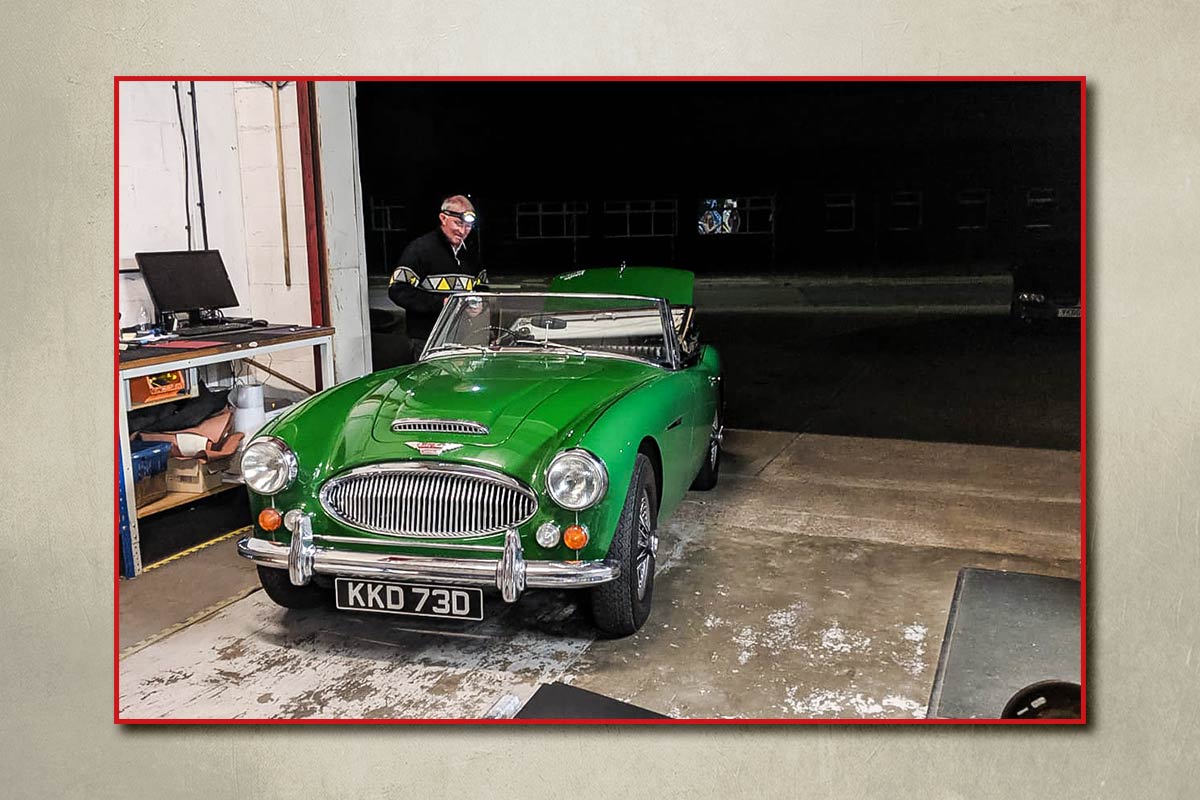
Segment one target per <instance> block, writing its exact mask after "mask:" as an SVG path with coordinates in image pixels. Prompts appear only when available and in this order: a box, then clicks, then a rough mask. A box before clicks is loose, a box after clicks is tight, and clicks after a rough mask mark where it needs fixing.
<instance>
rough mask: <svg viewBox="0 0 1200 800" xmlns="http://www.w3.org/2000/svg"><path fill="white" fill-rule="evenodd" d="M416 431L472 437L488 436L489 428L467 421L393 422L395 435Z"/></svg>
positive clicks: (420, 420)
mask: <svg viewBox="0 0 1200 800" xmlns="http://www.w3.org/2000/svg"><path fill="white" fill-rule="evenodd" d="M405 431H410V432H411V431H416V432H418V433H465V434H468V435H472V436H487V434H488V427H487V426H486V425H480V424H479V423H478V422H471V421H470V420H465V419H398V420H395V421H394V422H392V432H393V433H403V432H405Z"/></svg>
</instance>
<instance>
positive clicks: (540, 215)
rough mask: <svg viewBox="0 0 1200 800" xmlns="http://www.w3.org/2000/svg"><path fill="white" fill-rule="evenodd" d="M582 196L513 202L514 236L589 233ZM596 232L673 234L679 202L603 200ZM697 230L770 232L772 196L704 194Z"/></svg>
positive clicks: (569, 236)
mask: <svg viewBox="0 0 1200 800" xmlns="http://www.w3.org/2000/svg"><path fill="white" fill-rule="evenodd" d="M590 211H591V209H590V207H589V205H588V203H587V202H586V201H582V200H579V201H575V200H569V201H544V200H539V201H529V202H523V203H518V204H517V238H518V239H576V238H584V237H587V236H589V235H590V234H591V231H590V230H589V228H588V225H589V220H590ZM601 220H602V223H601V224H602V226H603V227H602V230H601V233H602V235H603V236H605V237H607V238H618V239H620V238H638V237H652V236H675V234H676V233H678V232H679V204H678V202H677V201H675V200H674V199H663V200H606V201H604V206H603V214H602V215H601ZM696 230H697V232H698V233H700V234H701V235H713V234H717V235H720V234H755V233H772V232H774V230H775V198H773V197H755V196H747V197H720V198H705V199H703V200H701V201H700V203H699V207H698V209H697V211H696Z"/></svg>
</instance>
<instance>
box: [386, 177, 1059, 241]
mask: <svg viewBox="0 0 1200 800" xmlns="http://www.w3.org/2000/svg"><path fill="white" fill-rule="evenodd" d="M824 200H825V220H824V229H825V231H826V232H827V233H852V232H854V231H856V230H859V229H860V226H861V225H862V222H861V220H860V214H859V195H858V194H857V193H855V192H841V193H834V194H827V195H825V198H824ZM924 200H925V198H924V194H923V193H922V192H919V191H896V192H892V193H891V194H890V195H888V197H887V201H886V205H885V207H884V208H883V209H882V210H883V212H884V216H883V223H884V227H885V228H886V229H887V230H890V231H919V230H921V229H922V227H923V225H924ZM991 200H992V198H991V193H990V192H989V191H988V190H987V189H964V190H962V191H960V192H958V193H957V194H956V195H955V198H954V225H955V227H956V228H957V229H958V230H962V231H970V230H987V228H988V224H989V221H990V211H991ZM602 211H603V214H602V215H601V225H602V229H601V235H603V236H605V237H607V238H639V237H656V236H675V235H676V234H677V233H678V232H679V206H678V203H677V202H676V201H675V200H674V199H662V200H606V201H604V204H603V208H602ZM1058 211H1059V202H1058V195H1057V192H1056V190H1055V189H1053V188H1045V187H1041V188H1035V189H1029V190H1028V191H1027V192H1026V194H1025V220H1024V225H1025V227H1026V228H1031V229H1036V228H1051V227H1053V226H1054V225H1055V224H1056V223H1057V221H1058V219H1057V218H1058ZM590 212H591V207H590V206H589V204H588V202H587V201H586V200H567V201H559V200H555V201H547V200H536V201H527V202H521V203H518V204H517V207H516V223H517V227H516V233H517V238H518V239H580V238H586V237H588V236H590V235H591V231H590V230H589V224H590V222H591V215H590ZM695 219H696V232H697V233H698V234H699V235H701V236H712V235H718V236H719V235H734V234H764V233H766V234H769V233H773V232H774V231H775V198H774V197H770V196H743V197H712V198H704V199H702V200H701V201H700V202H699V204H698V208H697V210H696V217H695ZM370 221H371V222H370V224H371V228H372V230H376V231H394V232H401V233H403V232H405V231H406V230H407V228H408V209H407V208H406V206H404V205H403V204H388V205H379V204H376V203H375V201H374V199H372V200H371V205H370Z"/></svg>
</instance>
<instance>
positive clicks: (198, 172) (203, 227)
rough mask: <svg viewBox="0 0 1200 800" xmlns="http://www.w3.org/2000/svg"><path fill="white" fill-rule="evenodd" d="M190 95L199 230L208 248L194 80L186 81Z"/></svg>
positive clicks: (205, 246)
mask: <svg viewBox="0 0 1200 800" xmlns="http://www.w3.org/2000/svg"><path fill="white" fill-rule="evenodd" d="M188 84H189V86H190V87H191V88H190V89H189V90H188V94H189V95H191V97H192V141H193V143H194V144H195V145H196V147H195V150H196V190H197V191H198V192H199V194H200V202H199V206H200V230H201V231H202V232H203V234H204V249H205V250H207V249H208V217H207V215H206V214H205V210H204V171H203V170H202V169H201V168H200V121H199V116H198V115H197V113H196V82H195V81H188Z"/></svg>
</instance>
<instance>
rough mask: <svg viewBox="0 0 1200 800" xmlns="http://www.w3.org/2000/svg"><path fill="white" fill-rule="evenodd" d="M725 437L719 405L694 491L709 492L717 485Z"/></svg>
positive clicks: (693, 484) (693, 483)
mask: <svg viewBox="0 0 1200 800" xmlns="http://www.w3.org/2000/svg"><path fill="white" fill-rule="evenodd" d="M723 436H724V430H723V428H722V426H721V409H720V405H719V404H718V406H717V411H716V413H715V414H713V421H712V430H710V431H709V439H708V452H706V453H705V455H704V465H703V466H702V467H700V471H699V472H698V473H696V479H695V480H693V481H692V489H693V490H698V491H701V492H707V491H708V490H709V489H712V488H713V487H714V486H716V485H717V478H718V477H720V475H721V439H722V437H723Z"/></svg>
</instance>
